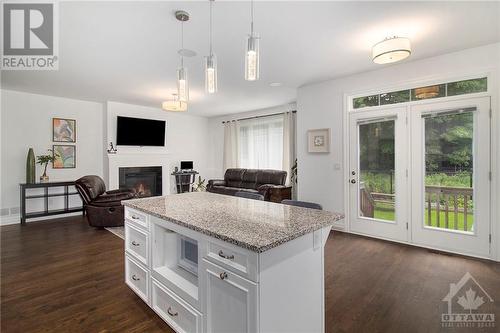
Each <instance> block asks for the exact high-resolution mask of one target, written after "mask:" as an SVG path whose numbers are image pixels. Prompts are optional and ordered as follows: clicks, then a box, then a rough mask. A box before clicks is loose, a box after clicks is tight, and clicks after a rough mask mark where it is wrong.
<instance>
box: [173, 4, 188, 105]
mask: <svg viewBox="0 0 500 333" xmlns="http://www.w3.org/2000/svg"><path fill="white" fill-rule="evenodd" d="M175 18H176V19H177V20H178V21H180V22H181V51H183V52H184V22H186V21H189V13H188V12H185V11H183V10H178V11H176V12H175ZM183 52H180V55H181V67H180V68H179V69H178V70H177V97H178V99H179V101H182V102H187V101H188V100H189V84H188V76H187V69H186V68H184V53H183Z"/></svg>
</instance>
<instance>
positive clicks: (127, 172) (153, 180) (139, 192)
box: [119, 166, 162, 198]
mask: <svg viewBox="0 0 500 333" xmlns="http://www.w3.org/2000/svg"><path fill="white" fill-rule="evenodd" d="M161 169H162V167H161V166H151V167H127V168H119V187H120V188H121V189H125V188H129V189H132V190H133V191H134V193H136V196H137V197H138V198H145V197H152V196H157V195H162V193H161V189H162V184H161Z"/></svg>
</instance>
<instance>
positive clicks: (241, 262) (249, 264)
mask: <svg viewBox="0 0 500 333" xmlns="http://www.w3.org/2000/svg"><path fill="white" fill-rule="evenodd" d="M203 257H204V258H205V259H207V260H209V261H211V262H213V263H215V264H217V265H220V266H222V267H223V268H225V269H228V270H230V271H232V272H234V273H237V274H239V275H241V276H243V277H245V278H247V279H249V280H251V281H254V282H258V274H257V264H258V254H257V253H255V252H252V251H247V250H245V249H242V248H240V247H236V246H233V245H232V244H229V243H224V242H218V241H214V240H213V239H209V240H208V241H207V242H206V245H205V250H204V254H203Z"/></svg>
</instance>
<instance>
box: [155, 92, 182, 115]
mask: <svg viewBox="0 0 500 333" xmlns="http://www.w3.org/2000/svg"><path fill="white" fill-rule="evenodd" d="M187 107H188V105H187V103H186V102H184V101H180V100H179V97H178V95H177V94H172V98H171V99H169V100H166V101H165V102H163V103H161V108H162V109H163V110H165V111H174V112H178V111H187Z"/></svg>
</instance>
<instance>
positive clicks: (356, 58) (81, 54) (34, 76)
mask: <svg viewBox="0 0 500 333" xmlns="http://www.w3.org/2000/svg"><path fill="white" fill-rule="evenodd" d="M208 3H209V2H208V1H182V2H139V1H137V2H129V1H127V2H114V1H113V2H98V1H95V2H71V1H70V2H61V3H60V13H59V18H60V28H59V34H60V41H59V49H60V51H59V61H60V63H59V70H58V71H3V72H2V87H3V88H4V89H12V90H20V91H27V92H32V93H39V94H47V95H53V96H63V97H69V98H76V99H83V100H91V101H99V102H104V101H108V100H109V101H118V102H124V103H131V104H139V105H146V106H154V107H159V106H160V104H161V101H163V100H165V99H167V98H168V97H170V94H171V93H173V92H175V90H176V83H175V71H176V69H177V67H178V65H179V57H178V55H177V50H178V49H179V48H180V25H179V23H178V22H177V21H176V20H175V18H174V16H173V13H174V11H175V10H177V9H183V10H186V11H188V12H189V13H190V14H191V20H190V21H189V22H187V23H186V24H185V29H184V32H185V33H184V35H185V40H184V46H185V47H186V48H189V49H191V50H194V51H196V52H197V53H198V55H197V56H196V57H193V58H189V59H186V61H185V64H186V67H188V70H189V83H190V98H191V101H190V104H189V111H188V112H189V113H191V114H197V115H204V116H215V115H222V114H229V113H236V112H243V111H249V110H255V109H260V108H266V107H271V106H276V105H281V104H285V103H288V102H291V101H294V100H295V98H296V89H297V87H300V86H302V85H305V84H308V83H311V82H317V81H322V80H327V79H330V78H335V77H341V76H345V75H349V74H353V73H359V72H363V71H370V70H374V69H378V68H381V67H382V66H381V65H375V64H373V63H372V61H371V59H370V50H371V46H372V45H373V44H375V43H376V42H378V41H380V40H382V39H384V38H385V37H388V36H392V35H398V36H404V37H409V38H410V39H411V42H412V47H413V53H412V55H411V57H410V58H409V59H408V60H406V61H414V60H416V59H422V58H426V57H430V56H435V55H439V54H443V53H448V52H453V51H457V50H460V49H465V48H470V47H475V46H480V45H485V44H489V43H494V42H498V41H500V28H499V21H500V19H499V11H500V3H499V2H325V1H322V2H311V1H302V2H298V1H276V2H270V1H256V3H255V30H256V32H258V33H259V34H260V36H261V38H262V39H261V45H260V48H261V80H259V81H257V82H247V81H245V80H244V72H243V68H244V58H243V55H244V48H245V38H246V35H247V34H248V32H249V27H250V22H249V19H250V6H249V2H242V1H220V0H219V1H216V2H215V4H214V51H215V53H216V54H217V58H218V66H219V73H218V77H219V82H218V83H219V84H218V85H219V91H218V93H217V94H215V95H206V94H205V93H204V77H203V56H204V55H206V53H207V51H208V9H209V5H208ZM386 66H387V65H386ZM272 82H279V83H282V86H280V87H271V86H270V83H272Z"/></svg>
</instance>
